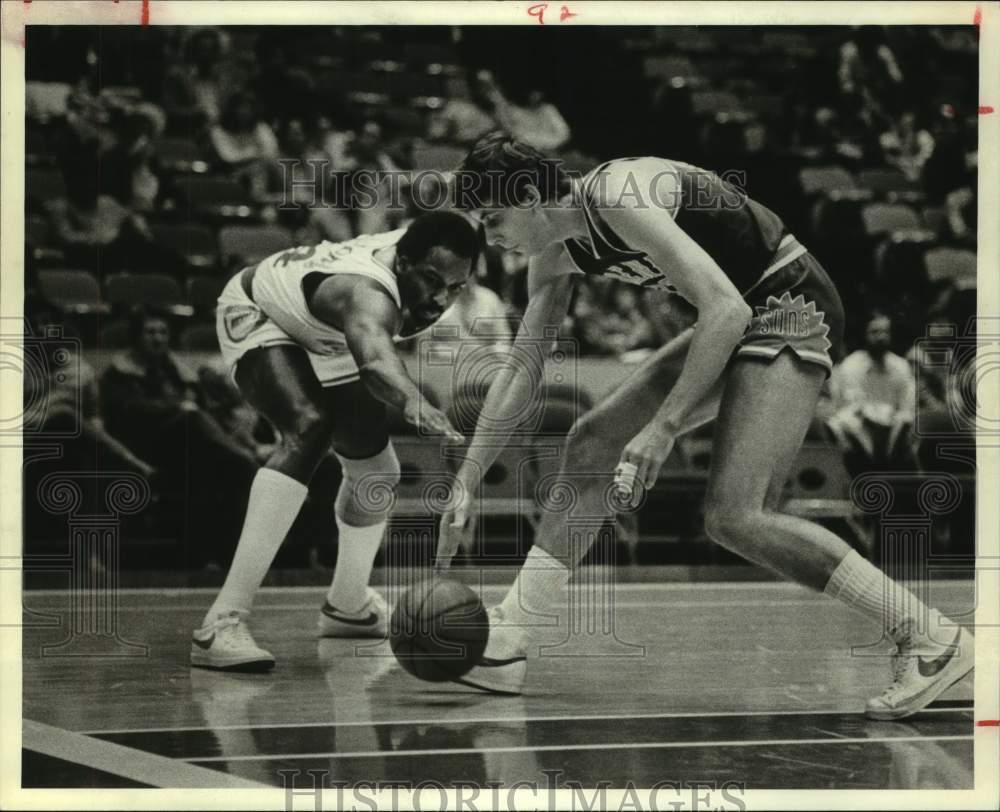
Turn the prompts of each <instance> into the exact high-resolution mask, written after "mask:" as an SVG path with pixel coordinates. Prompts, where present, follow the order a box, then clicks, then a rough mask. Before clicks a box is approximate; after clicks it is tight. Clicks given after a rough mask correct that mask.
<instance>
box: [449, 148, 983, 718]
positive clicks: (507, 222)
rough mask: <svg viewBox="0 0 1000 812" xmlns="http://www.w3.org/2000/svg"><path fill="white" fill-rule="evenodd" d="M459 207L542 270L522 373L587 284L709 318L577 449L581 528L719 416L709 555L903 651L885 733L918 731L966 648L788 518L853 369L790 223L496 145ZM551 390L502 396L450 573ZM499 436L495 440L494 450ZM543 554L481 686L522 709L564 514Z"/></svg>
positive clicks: (879, 711)
mask: <svg viewBox="0 0 1000 812" xmlns="http://www.w3.org/2000/svg"><path fill="white" fill-rule="evenodd" d="M455 190H456V195H457V197H458V202H459V204H460V205H464V206H465V207H467V208H469V209H471V210H472V213H473V214H474V216H475V217H476V218H477V219H478V220H479V221H480V222H481V223H482V225H483V226H484V227H485V233H486V238H487V241H488V242H489V243H490V244H494V245H499V246H500V247H502V248H504V249H507V250H516V251H519V252H521V253H523V254H526V255H528V257H529V258H530V259H529V265H528V291H529V298H530V301H529V304H528V307H527V312H526V313H525V316H524V321H523V326H522V328H521V330H520V332H519V334H518V337H517V339H516V341H515V345H514V349H513V352H514V354H517V348H518V344H521V345H522V346H525V345H526V344H527V343H529V342H531V343H535V342H537V341H538V340H540V337H541V336H543V335H545V332H544V331H545V329H546V328H550V327H553V326H558V325H559V324H560V323H561V322H562V320H563V318H564V316H565V315H566V312H567V308H568V306H569V301H570V295H571V292H572V289H573V283H574V279H577V278H580V277H581V276H582V275H584V274H595V275H599V276H604V277H611V278H614V279H618V280H621V281H624V282H629V283H632V284H635V285H639V286H640V287H643V288H648V289H651V290H654V291H661V292H666V293H667V294H668V295H669V294H675V295H680V296H682V297H683V298H684V299H686V300H687V301H688V302H690V303H691V304H692V305H694V306H695V307H696V308H697V311H698V321H697V323H696V324H695V326H694V327H693V328H691V329H689V330H688V331H686V332H685V333H682V334H681V335H680V336H678V337H677V338H676V339H674V340H673V341H671V342H669V343H668V344H667V345H666V346H664V347H662V348H661V349H660V350H659V351H658V352H656V353H655V354H654V355H653V356H652V357H651V358H649V359H648V360H647V361H646V362H645V363H644V364H643V365H642V366H640V367H639V369H637V370H636V371H635V373H633V375H632V376H631V377H630V378H629V380H628V381H626V382H625V383H624V384H623V385H622V386H621V387H620V388H619V389H618V390H617V391H616V392H614V393H613V394H612V395H610V396H609V397H608V398H607V399H606V400H605V401H604V402H603V403H602V404H600V405H598V406H597V407H596V408H595V409H593V410H592V411H591V412H589V413H588V414H587V415H585V416H584V417H583V418H582V419H581V420H580V421H579V422H578V423H577V425H576V426H575V428H574V429H573V431H572V432H571V433H570V435H569V437H568V438H567V443H566V448H565V455H564V459H563V463H562V477H563V478H564V479H565V480H566V481H568V482H570V483H572V484H573V485H574V486H575V487H574V493H575V494H576V496H577V503H576V507H575V509H574V510H575V512H577V515H587V516H608V517H610V516H611V515H612V514H613V513H614V504H613V500H610V501H611V502H612V504H609V500H608V499H606V494H607V492H608V491H609V487H610V486H611V485H612V472H613V471H614V470H615V469H616V466H617V472H618V477H617V480H616V481H617V482H618V483H619V485H620V486H621V487H622V488H624V490H625V494H626V497H627V498H628V499H629V500H630V502H631V504H632V505H633V506H634V505H636V504H638V501H639V498H640V495H641V492H642V490H643V489H644V488H649V487H651V486H652V485H653V484H654V483H655V482H656V479H657V475H658V473H659V471H660V468H661V466H662V465H663V463H664V461H665V460H666V459H667V457H668V456H669V455H670V452H671V449H672V448H673V446H674V443H675V442H676V440H677V438H678V437H679V436H680V435H682V434H684V433H686V432H689V431H691V430H692V429H694V428H696V427H697V426H699V425H701V424H704V423H706V422H708V421H709V420H711V419H712V418H716V417H717V424H716V425H717V428H716V432H715V439H714V450H713V453H712V463H711V470H710V473H709V481H708V491H707V496H706V503H705V509H706V530H707V532H708V534H709V536H710V537H711V538H712V539H713V540H714V541H716V542H717V543H719V544H721V545H723V546H724V547H727V548H728V549H730V550H732V551H733V552H735V553H737V554H739V555H740V556H742V557H744V558H746V559H748V560H750V561H752V562H754V563H757V564H759V565H761V566H764V567H767V568H769V569H771V570H773V571H775V572H777V573H779V574H780V575H782V576H784V577H785V578H787V579H789V580H792V581H796V582H798V583H800V584H804V585H806V586H808V587H811V588H813V589H816V590H820V591H823V592H825V593H826V594H827V595H829V596H831V597H834V598H838V599H840V600H841V601H843V602H844V603H846V604H847V605H849V606H851V607H852V608H854V609H856V610H858V611H860V612H861V613H862V614H865V615H867V616H868V617H870V618H871V619H873V620H875V621H876V622H878V623H880V624H883V628H884V629H885V631H886V632H887V633H888V634H889V635H890V636H891V638H892V639H893V640H894V641H895V643H896V646H897V653H896V655H895V657H894V664H893V681H892V684H891V686H890V687H889V688H888V689H887V690H886V692H885V693H884V694H882V695H881V696H879V697H877V698H874V699H872V700H870V701H869V703H868V706H867V713H868V715H869V716H871V717H873V718H877V719H896V718H901V717H903V716H907V715H909V714H912V713H914V712H916V711H918V710H920V709H921V708H923V707H925V706H926V705H927V704H928V703H930V702H931V701H933V700H934V698H935V697H937V696H938V695H939V694H940V693H941V692H942V691H944V690H945V689H946V688H948V687H949V686H950V685H952V684H953V683H955V682H956V681H957V680H959V679H960V678H962V677H963V676H964V675H965V674H967V673H968V672H969V671H970V670H971V669H972V665H973V660H972V658H973V640H972V636H971V635H970V634H969V633H968V632H966V631H964V630H961V629H959V628H958V627H957V625H956V624H954V623H953V622H951V621H949V620H948V619H946V618H944V617H942V616H941V615H940V614H939V613H938V612H937V611H933V610H929V609H928V608H927V607H926V606H924V605H923V604H922V603H921V602H920V601H919V600H918V599H917V598H916V597H915V596H914V595H913V594H911V593H910V592H909V591H907V590H906V589H904V588H903V587H902V586H900V585H898V584H896V583H894V582H892V581H891V580H889V579H888V578H887V577H886V576H885V575H884V574H883V573H882V572H880V571H879V570H878V569H876V568H875V567H874V566H872V565H871V564H870V563H869V562H868V561H867V560H866V559H864V558H862V557H861V556H860V555H858V553H857V552H855V551H854V550H853V549H852V548H851V547H850V546H849V545H848V544H846V543H845V542H844V541H843V540H842V539H840V538H838V537H837V536H836V535H834V534H833V533H831V532H830V531H829V530H826V529H825V528H823V527H821V526H820V525H818V524H814V523H813V522H810V521H808V520H806V519H803V518H799V517H796V516H790V515H786V514H783V513H780V512H778V511H777V510H776V508H777V505H778V498H779V495H780V493H781V490H782V485H783V484H784V482H785V480H786V477H787V473H788V470H789V468H790V466H791V465H792V462H793V461H794V459H795V457H796V455H797V454H798V451H799V448H800V446H801V444H802V441H803V439H804V437H805V434H806V429H807V427H808V425H809V423H810V420H811V418H812V416H813V412H814V409H815V406H816V402H817V399H818V396H819V394H820V389H821V387H822V386H823V384H824V382H825V380H826V378H827V377H828V375H829V374H830V371H831V368H832V365H833V361H834V358H836V357H837V355H838V354H839V352H840V343H841V338H842V331H843V322H844V312H843V308H842V306H841V302H840V298H839V296H838V294H837V291H836V289H835V288H834V286H833V284H832V283H831V281H830V279H829V277H828V276H827V274H826V272H825V271H824V270H823V268H822V266H821V265H820V263H819V262H818V261H817V260H816V259H815V258H814V257H813V256H812V255H811V254H810V253H809V252H808V251H807V250H806V248H805V246H803V245H802V244H800V243H799V242H798V240H796V239H795V237H794V236H793V235H792V234H790V233H789V232H788V231H787V230H786V228H785V226H784V225H783V223H782V221H781V220H780V219H779V218H778V216H777V215H775V214H774V212H772V211H770V210H769V209H767V208H765V207H764V206H762V205H760V204H759V203H757V202H755V201H754V200H752V199H750V198H748V197H747V196H746V195H745V194H744V193H743V192H742V191H741V190H739V189H737V188H736V187H734V186H733V185H730V184H729V183H726V182H724V181H723V180H722V179H720V178H719V177H718V176H717V175H715V174H713V173H710V172H707V171H706V170H703V169H699V168H697V167H694V166H691V165H688V164H684V163H680V162H678V161H668V160H665V159H662V158H655V157H642V158H627V159H622V160H613V161H609V162H607V163H604V164H602V165H600V166H599V167H597V168H596V169H594V170H593V171H592V172H590V173H589V174H588V175H587V176H586V177H585V178H583V179H582V182H581V183H578V184H576V185H575V186H572V187H571V188H567V185H566V183H565V182H564V179H563V178H562V177H561V173H559V172H558V171H557V169H556V167H555V165H554V162H551V161H546V159H545V158H544V156H543V155H541V154H540V153H539V152H537V151H536V150H534V149H532V148H531V147H528V146H526V145H524V144H520V143H517V142H514V141H511V140H509V139H508V138H507V137H505V136H503V135H497V134H491V135H488V136H484V137H483V138H482V139H480V140H479V141H478V142H477V143H476V144H475V145H474V147H473V148H472V150H471V151H470V152H469V154H468V156H467V157H466V159H465V161H464V163H463V165H462V167H461V168H460V170H459V172H458V173H457V175H456V179H455ZM654 295H655V294H654ZM661 295H663V294H662V293H661ZM537 383H538V380H537V376H534V375H533V374H532V373H531V372H530V371H526V369H525V367H524V365H517V364H513V363H512V364H510V365H508V366H507V367H506V368H505V369H504V370H503V372H501V373H500V374H498V375H497V376H496V378H495V379H494V380H493V382H492V385H491V387H490V390H489V393H488V395H487V397H486V401H485V404H484V406H483V408H482V413H481V416H480V422H479V426H478V430H477V436H476V437H474V438H473V440H472V441H471V442H470V446H469V449H468V452H467V456H466V458H465V460H464V461H463V463H462V465H461V467H460V470H459V472H458V475H457V484H456V501H455V505H454V509H453V510H452V511H451V512H449V513H447V514H446V515H445V516H444V517H443V520H442V528H441V529H442V532H441V541H440V546H439V555H440V559H439V566H444V565H446V562H447V561H448V560H450V558H451V556H452V555H453V554H454V550H455V549H456V548H457V544H458V540H459V538H460V536H461V534H463V533H465V532H468V530H469V518H470V513H471V507H472V505H473V497H474V494H475V492H476V489H477V488H478V485H479V482H480V475H481V473H480V472H483V471H486V470H487V469H488V468H489V467H490V465H491V464H492V462H493V460H494V459H495V458H496V455H497V453H498V452H499V449H498V447H497V446H498V445H499V442H498V434H499V430H498V428H497V427H502V426H512V425H513V424H512V422H511V417H512V416H515V415H517V414H518V413H519V410H520V409H521V408H523V403H524V402H525V399H526V398H528V397H529V396H530V391H531V389H530V388H531V387H532V386H537ZM487 425H488V426H489V432H488V434H489V441H488V442H480V440H481V437H480V433H481V432H483V431H484V427H485V426H487ZM535 538H536V540H537V543H536V544H535V546H534V547H533V548H532V549H531V550H530V551H529V553H528V558H527V560H526V562H525V564H524V566H523V567H522V569H521V571H520V573H519V574H518V577H517V580H516V581H515V583H514V585H513V587H512V588H511V590H510V592H509V593H508V594H507V596H506V598H505V599H504V600H503V602H502V603H501V604H500V606H499V607H498V608H495V609H494V610H493V612H492V614H491V634H490V640H489V645H488V648H487V649H486V654H485V657H484V659H483V660H482V662H481V663H480V664H479V665H478V666H477V667H476V668H474V669H473V670H472V672H470V674H469V675H468V676H467V677H465V678H464V680H465V682H466V683H467V684H471V685H475V686H477V687H480V688H483V689H486V690H492V691H498V692H504V693H512V694H516V693H519V692H520V690H521V685H522V682H523V680H524V675H525V668H526V661H525V654H526V651H527V630H528V627H530V625H531V623H532V622H536V623H537V616H538V615H540V614H541V615H544V614H546V612H548V611H549V610H550V609H551V607H552V606H553V602H554V601H555V600H557V598H558V596H559V594H560V591H561V587H562V586H563V585H565V584H566V583H567V581H568V579H569V576H570V569H571V568H572V567H573V566H574V565H575V564H576V563H577V562H578V561H579V560H580V558H581V557H582V556H583V554H584V553H585V552H586V549H584V548H583V547H581V546H577V547H575V548H573V547H571V545H570V539H569V538H568V533H567V523H566V521H565V517H564V515H563V513H562V512H560V513H556V512H552V511H549V512H547V513H546V514H545V515H544V516H543V518H542V520H541V523H540V526H539V527H538V528H537V532H536V536H535Z"/></svg>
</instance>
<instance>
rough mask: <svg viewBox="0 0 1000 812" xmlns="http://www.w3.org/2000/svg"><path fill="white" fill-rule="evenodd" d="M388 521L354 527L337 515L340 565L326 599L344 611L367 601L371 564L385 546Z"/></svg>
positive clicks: (351, 610)
mask: <svg viewBox="0 0 1000 812" xmlns="http://www.w3.org/2000/svg"><path fill="white" fill-rule="evenodd" d="M385 526H386V521H385V520H384V519H383V520H382V521H381V522H379V523H378V524H373V525H371V526H369V527H352V526H351V525H349V524H346V523H345V522H344V521H342V520H341V518H340V517H339V516H337V566H336V568H335V569H334V571H333V583H331V584H330V588H329V589H328V590H327V592H326V600H327V603H329V604H330V605H331V606H332V607H334V608H335V609H339V610H340V611H342V612H347V613H351V612H356V611H357V610H358V609H360V608H361V607H362V606H363V605H364V602H365V596H366V594H367V592H368V581H369V579H370V578H371V575H372V564H374V563H375V556H376V555H377V554H378V548H379V547H381V546H382V536H384V535H385Z"/></svg>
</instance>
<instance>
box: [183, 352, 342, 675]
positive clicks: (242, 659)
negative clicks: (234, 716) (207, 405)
mask: <svg viewBox="0 0 1000 812" xmlns="http://www.w3.org/2000/svg"><path fill="white" fill-rule="evenodd" d="M236 382H237V384H238V385H239V387H240V391H241V392H242V393H243V395H244V397H245V398H246V399H247V401H248V402H249V403H250V404H251V405H252V406H253V407H254V408H255V409H257V410H258V411H259V412H260V413H261V414H262V415H264V417H266V418H267V419H268V420H270V421H271V422H272V423H273V424H274V426H275V428H276V429H277V431H278V433H279V435H280V440H279V442H278V444H277V446H276V447H275V449H274V452H273V453H272V455H271V457H270V458H269V459H268V461H267V463H266V464H265V466H264V467H263V468H261V469H260V470H258V472H257V474H256V476H255V477H254V480H253V484H252V485H251V488H250V498H249V501H248V505H247V513H246V518H245V519H244V522H243V529H242V532H241V533H240V540H239V543H238V544H237V547H236V552H235V554H234V556H233V561H232V564H231V565H230V568H229V572H228V574H227V576H226V581H225V584H224V585H223V587H222V590H221V591H220V592H219V595H218V597H217V598H216V599H215V601H214V602H213V604H212V607H211V609H209V611H208V613H207V614H206V616H205V622H204V624H203V627H202V629H200V630H199V631H198V632H196V633H195V638H194V643H193V644H192V662H193V663H194V664H197V665H203V666H206V667H212V668H241V669H243V670H262V669H266V668H268V667H271V666H273V665H274V660H273V658H271V657H270V655H269V654H268V653H267V652H265V651H263V650H261V649H259V648H257V647H256V645H255V644H253V642H252V638H250V637H249V632H248V631H247V630H246V628H245V626H244V625H243V621H244V620H245V617H246V615H247V614H248V613H249V611H250V608H251V606H252V604H253V599H254V596H255V595H256V593H257V591H258V589H260V584H261V582H262V581H263V580H264V576H265V575H266V574H267V571H268V569H269V568H270V566H271V563H272V562H273V560H274V556H275V554H276V553H277V551H278V548H279V547H280V546H281V544H282V542H283V541H284V539H285V536H286V535H287V534H288V531H289V529H290V528H291V526H292V523H293V522H294V521H295V517H296V516H297V515H298V513H299V510H300V508H301V507H302V503H303V502H304V501H305V498H306V494H307V492H308V482H309V479H310V478H311V477H312V474H313V472H314V471H315V469H316V466H317V465H318V464H319V462H320V460H321V459H322V458H323V455H324V454H325V453H326V450H327V449H328V448H329V445H330V440H331V438H332V436H333V417H332V415H330V414H329V413H327V412H326V410H325V403H324V396H323V389H322V387H321V386H320V383H319V381H318V379H317V378H316V375H315V373H314V372H313V369H312V366H311V364H310V361H309V357H308V355H307V354H306V352H305V351H304V350H303V349H302V348H301V347H298V346H296V345H292V344H279V345H275V346H267V347H257V348H255V349H252V350H249V351H248V352H247V353H246V354H244V355H243V356H242V357H241V358H240V360H239V363H238V366H237V370H236ZM220 623H221V624H222V626H219V624H220ZM234 629H235V630H234ZM202 632H204V633H202ZM216 632H219V633H220V635H218V636H220V643H217V644H212V640H213V639H215V637H216V636H217V635H216ZM228 637H233V638H234V639H233V640H232V641H230V642H231V643H232V645H230V646H227V650H225V651H223V650H220V645H221V642H223V640H222V638H225V639H228ZM199 641H200V642H199ZM206 642H208V644H209V645H208V646H205V643H206ZM265 655H266V656H265Z"/></svg>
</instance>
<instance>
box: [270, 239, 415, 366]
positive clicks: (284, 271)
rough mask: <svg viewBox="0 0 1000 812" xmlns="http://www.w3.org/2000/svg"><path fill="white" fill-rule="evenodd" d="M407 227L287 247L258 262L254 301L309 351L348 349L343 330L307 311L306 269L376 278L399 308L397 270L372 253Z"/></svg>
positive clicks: (389, 243) (393, 241) (321, 352)
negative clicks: (394, 271) (345, 240)
mask: <svg viewBox="0 0 1000 812" xmlns="http://www.w3.org/2000/svg"><path fill="white" fill-rule="evenodd" d="M405 231H406V229H402V228H401V229H397V230H396V231H388V232H386V233H384V234H366V235H362V236H360V237H355V238H354V239H353V240H348V241H347V242H340V243H333V242H327V241H324V242H321V243H319V245H312V246H303V247H301V248H291V249H289V250H287V251H282V252H280V253H277V254H272V255H271V256H269V257H268V258H267V259H265V260H262V261H261V263H260V264H259V265H258V266H257V270H256V272H255V273H254V277H253V290H252V291H251V293H252V298H253V301H254V302H255V303H256V304H257V306H258V307H260V309H261V310H263V311H264V313H266V314H267V315H268V317H269V318H270V319H271V320H272V321H274V323H275V324H277V325H278V326H279V327H280V328H281V329H282V330H284V331H285V332H286V333H287V334H288V335H289V336H291V337H292V338H293V339H295V342H296V343H297V344H301V345H302V346H303V347H305V348H306V349H307V350H309V352H313V353H316V354H317V355H333V354H336V353H345V352H349V350H348V347H347V341H346V339H345V338H344V334H343V332H341V331H340V330H338V329H337V328H336V327H332V326H330V325H329V324H327V323H326V322H323V321H320V320H319V319H317V318H316V317H315V316H314V315H313V314H312V313H311V312H310V310H309V305H308V303H307V302H306V297H305V293H304V291H303V289H302V286H303V282H304V280H305V278H306V277H307V276H308V275H309V274H315V273H319V274H325V275H328V276H329V275H333V274H351V275H353V276H365V277H367V278H369V279H373V280H375V281H376V282H378V283H379V284H380V285H381V286H382V287H383V288H385V290H386V292H387V293H388V294H389V295H390V296H391V297H392V300H393V301H394V302H395V303H396V307H399V308H400V309H402V302H401V301H400V297H399V287H398V286H397V285H396V275H395V273H393V271H392V269H391V268H389V267H388V266H386V265H384V264H382V263H381V262H379V261H378V260H377V259H376V258H375V252H376V251H379V250H381V249H382V248H388V247H391V246H393V245H395V244H396V243H397V242H399V239H400V237H402V236H403V234H404V233H405Z"/></svg>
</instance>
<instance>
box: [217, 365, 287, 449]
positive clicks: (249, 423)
mask: <svg viewBox="0 0 1000 812" xmlns="http://www.w3.org/2000/svg"><path fill="white" fill-rule="evenodd" d="M198 382H199V386H200V390H201V396H202V403H203V405H204V409H205V411H206V412H208V414H210V415H211V416H212V417H213V418H214V419H215V421H216V422H217V423H218V424H219V425H220V426H222V428H223V429H225V431H226V433H227V434H228V435H229V436H230V437H232V438H233V439H234V440H235V441H236V442H237V443H239V444H240V445H241V446H243V447H244V448H245V449H246V450H247V451H249V452H250V453H251V454H253V456H254V458H255V459H256V460H257V462H259V463H260V464H261V465H263V464H264V462H266V461H267V458H268V457H269V456H271V452H272V451H273V450H274V443H275V436H274V431H273V430H272V429H271V427H270V425H268V423H267V421H265V420H263V419H262V418H261V416H260V415H259V414H258V413H257V411H256V410H255V409H254V408H253V407H252V406H251V405H250V404H249V403H247V402H246V400H245V399H244V398H243V396H242V395H241V394H240V390H239V389H237V388H236V387H235V386H234V385H233V384H232V382H231V381H230V380H229V377H228V376H227V375H226V374H225V372H223V371H221V370H219V369H218V368H217V367H213V366H210V365H208V364H203V365H202V366H200V367H198Z"/></svg>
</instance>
